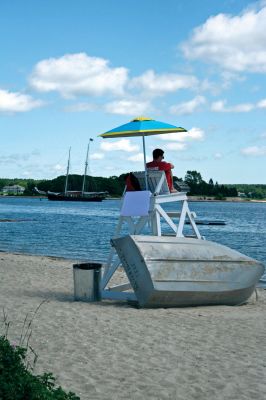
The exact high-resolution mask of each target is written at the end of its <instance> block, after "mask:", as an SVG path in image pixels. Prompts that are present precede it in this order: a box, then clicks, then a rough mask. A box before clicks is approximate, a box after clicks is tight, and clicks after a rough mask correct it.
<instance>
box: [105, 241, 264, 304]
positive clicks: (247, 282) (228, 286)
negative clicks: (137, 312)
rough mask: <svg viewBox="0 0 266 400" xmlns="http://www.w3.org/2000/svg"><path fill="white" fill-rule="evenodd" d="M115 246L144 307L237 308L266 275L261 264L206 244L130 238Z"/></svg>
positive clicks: (208, 243)
mask: <svg viewBox="0 0 266 400" xmlns="http://www.w3.org/2000/svg"><path fill="white" fill-rule="evenodd" d="M112 244H113V246H114V247H115V249H116V251H117V253H118V255H119V258H120V260H121V262H122V265H123V267H124V269H125V271H126V274H127V276H128V279H129V281H130V284H131V286H132V288H133V290H134V292H135V295H136V297H137V301H138V304H139V306H140V307H178V306H199V305H218V304H219V305H238V304H241V303H244V302H245V301H246V300H247V299H248V298H249V297H250V296H251V294H252V293H253V291H254V289H255V287H256V284H257V282H258V281H259V279H260V277H261V276H262V274H263V271H264V266H263V265H262V263H260V262H258V261H256V260H254V259H252V258H250V257H247V256H245V255H243V254H241V253H239V252H237V251H235V250H232V249H230V248H229V247H226V246H222V245H219V244H217V243H214V242H210V241H205V240H199V239H191V238H176V237H158V236H130V235H129V236H125V237H122V238H117V239H113V240H112Z"/></svg>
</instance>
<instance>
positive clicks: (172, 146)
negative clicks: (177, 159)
mask: <svg viewBox="0 0 266 400" xmlns="http://www.w3.org/2000/svg"><path fill="white" fill-rule="evenodd" d="M164 148H165V149H166V150H176V151H182V150H185V149H186V148H187V145H186V143H173V142H171V143H166V145H165V146H164Z"/></svg>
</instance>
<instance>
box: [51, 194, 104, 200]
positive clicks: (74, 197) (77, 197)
mask: <svg viewBox="0 0 266 400" xmlns="http://www.w3.org/2000/svg"><path fill="white" fill-rule="evenodd" d="M47 197H48V200H53V201H87V202H88V201H95V202H100V201H103V200H104V199H105V197H100V196H92V197H81V196H64V195H57V194H51V193H48V194H47Z"/></svg>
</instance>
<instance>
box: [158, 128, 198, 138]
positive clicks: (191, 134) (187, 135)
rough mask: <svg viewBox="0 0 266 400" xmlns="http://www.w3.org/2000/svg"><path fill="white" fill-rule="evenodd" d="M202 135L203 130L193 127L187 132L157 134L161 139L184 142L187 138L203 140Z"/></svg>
mask: <svg viewBox="0 0 266 400" xmlns="http://www.w3.org/2000/svg"><path fill="white" fill-rule="evenodd" d="M204 136H205V134H204V131H203V130H202V129H201V128H196V127H193V128H191V129H190V130H189V131H187V132H176V133H168V134H164V135H159V136H158V137H159V138H160V139H161V140H167V141H169V140H170V141H177V142H185V141H189V140H203V139H204Z"/></svg>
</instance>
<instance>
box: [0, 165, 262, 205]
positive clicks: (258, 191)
mask: <svg viewBox="0 0 266 400" xmlns="http://www.w3.org/2000/svg"><path fill="white" fill-rule="evenodd" d="M126 176H127V174H122V175H120V176H110V177H109V178H104V177H91V176H88V177H87V178H86V187H85V190H88V191H107V192H108V193H109V195H110V196H121V195H122V193H123V191H124V187H125V178H126ZM65 180H66V177H65V175H61V176H58V177H57V178H54V179H43V180H36V179H4V178H2V179H1V178H0V192H1V191H2V189H3V187H4V186H7V185H20V186H23V187H24V188H25V192H24V195H27V196H33V195H36V194H37V193H36V191H35V190H34V188H35V187H36V186H37V187H38V189H39V190H42V191H45V192H47V191H51V192H63V191H64V189H65ZM82 182H83V175H77V174H70V175H69V177H68V190H81V188H82ZM174 182H175V184H177V185H178V184H184V183H185V184H187V185H188V187H189V192H188V195H191V196H210V197H215V198H218V199H222V198H224V197H237V196H238V192H242V193H243V194H244V195H245V196H244V197H247V198H255V199H256V198H257V199H262V198H266V185H245V184H236V185H224V184H219V183H218V182H215V183H214V181H213V179H210V180H209V181H208V182H206V181H204V179H203V178H202V176H201V174H200V172H198V171H195V170H193V171H187V173H186V174H185V177H184V178H178V177H176V176H174Z"/></svg>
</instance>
